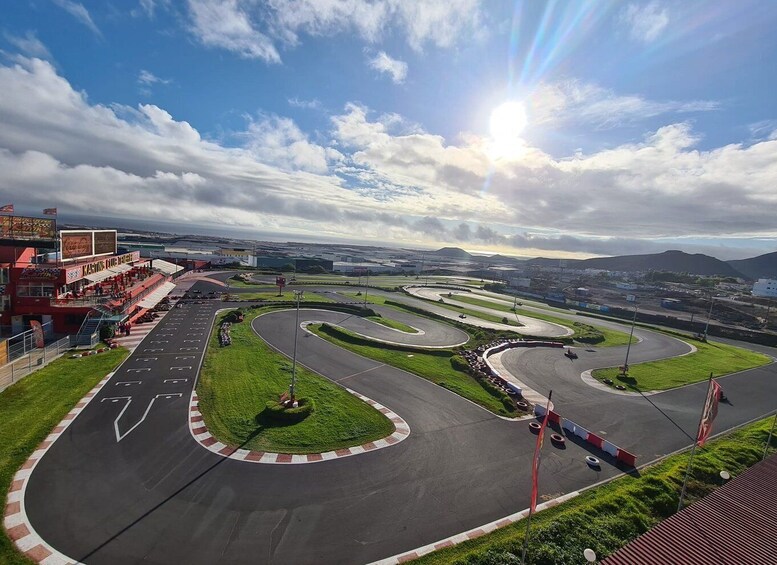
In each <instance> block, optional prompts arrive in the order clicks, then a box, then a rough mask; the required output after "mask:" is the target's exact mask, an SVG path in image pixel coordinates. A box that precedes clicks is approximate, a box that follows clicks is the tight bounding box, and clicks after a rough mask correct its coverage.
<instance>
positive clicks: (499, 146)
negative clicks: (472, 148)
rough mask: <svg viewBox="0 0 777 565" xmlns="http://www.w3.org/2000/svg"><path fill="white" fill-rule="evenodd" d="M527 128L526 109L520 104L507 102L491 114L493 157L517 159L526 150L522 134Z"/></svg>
mask: <svg viewBox="0 0 777 565" xmlns="http://www.w3.org/2000/svg"><path fill="white" fill-rule="evenodd" d="M525 127H526V109H525V108H524V106H523V104H521V103H520V102H515V101H511V102H505V103H504V104H501V105H499V106H497V107H496V108H494V110H493V112H491V122H490V131H491V151H490V153H491V155H492V157H493V158H497V159H500V158H505V157H508V158H509V157H517V156H519V155H520V154H521V153H522V152H523V149H524V142H523V140H522V139H521V132H522V131H523V130H524V128H525Z"/></svg>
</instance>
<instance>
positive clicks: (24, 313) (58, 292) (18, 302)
mask: <svg viewBox="0 0 777 565" xmlns="http://www.w3.org/2000/svg"><path fill="white" fill-rule="evenodd" d="M57 250H59V252H58V253H57ZM169 280H170V276H169V274H168V273H162V272H159V271H158V270H157V269H154V268H152V266H151V261H149V260H141V259H140V252H139V251H133V252H130V253H123V254H120V253H117V246H116V231H115V230H96V231H94V230H83V231H61V232H56V230H55V228H54V224H53V220H50V219H44V218H23V217H20V216H2V217H0V324H2V326H4V329H5V330H6V332H9V333H10V335H14V334H17V333H20V332H22V331H25V330H27V329H29V328H30V321H32V320H37V321H39V322H41V323H42V324H44V325H46V326H47V327H48V328H50V330H53V331H54V332H55V333H58V334H76V333H78V332H79V329H81V328H82V325H83V324H84V321H85V319H86V318H87V317H89V318H90V319H95V320H102V321H110V322H120V321H124V320H127V319H131V318H132V317H133V316H135V315H138V314H139V313H141V312H142V311H143V310H144V308H146V307H149V304H150V302H152V301H153V300H154V298H155V297H157V296H158V297H159V298H161V296H162V295H164V294H166V293H167V291H169V288H170V287H171V286H172V284H171V283H169ZM163 291H164V292H163ZM157 301H158V299H157ZM49 322H50V323H51V325H48V323H49ZM4 333H5V332H4ZM6 335H7V334H6Z"/></svg>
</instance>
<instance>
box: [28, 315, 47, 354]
mask: <svg viewBox="0 0 777 565" xmlns="http://www.w3.org/2000/svg"><path fill="white" fill-rule="evenodd" d="M30 327H31V328H32V336H33V338H35V347H38V348H40V347H45V345H46V342H45V341H44V339H43V326H41V325H40V322H39V321H38V320H30Z"/></svg>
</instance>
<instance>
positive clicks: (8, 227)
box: [0, 209, 57, 240]
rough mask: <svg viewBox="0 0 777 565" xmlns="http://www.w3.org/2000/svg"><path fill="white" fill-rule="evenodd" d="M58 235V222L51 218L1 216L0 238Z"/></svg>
mask: <svg viewBox="0 0 777 565" xmlns="http://www.w3.org/2000/svg"><path fill="white" fill-rule="evenodd" d="M1 210H2V209H0V211H1ZM56 237H57V222H56V220H53V219H51V218H32V217H29V216H0V239H24V240H26V239H56Z"/></svg>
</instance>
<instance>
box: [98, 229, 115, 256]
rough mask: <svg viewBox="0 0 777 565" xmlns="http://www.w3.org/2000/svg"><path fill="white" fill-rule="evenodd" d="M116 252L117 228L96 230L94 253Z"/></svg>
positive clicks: (107, 253) (110, 253) (109, 253)
mask: <svg viewBox="0 0 777 565" xmlns="http://www.w3.org/2000/svg"><path fill="white" fill-rule="evenodd" d="M115 253H116V230H96V231H95V232H94V254H95V255H113V254H115Z"/></svg>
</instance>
